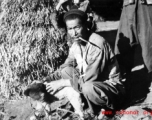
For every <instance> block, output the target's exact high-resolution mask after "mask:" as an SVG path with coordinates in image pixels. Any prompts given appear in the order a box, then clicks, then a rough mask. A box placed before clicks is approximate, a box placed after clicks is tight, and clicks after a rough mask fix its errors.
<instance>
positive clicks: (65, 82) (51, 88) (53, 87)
mask: <svg viewBox="0 0 152 120" xmlns="http://www.w3.org/2000/svg"><path fill="white" fill-rule="evenodd" d="M44 84H45V85H46V90H47V91H48V92H49V93H51V94H54V93H55V92H57V90H59V89H61V88H63V87H66V86H71V84H70V80H69V79H61V80H57V81H52V82H50V83H47V82H44Z"/></svg>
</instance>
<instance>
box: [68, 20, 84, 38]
mask: <svg viewBox="0 0 152 120" xmlns="http://www.w3.org/2000/svg"><path fill="white" fill-rule="evenodd" d="M66 26H67V32H68V34H69V35H70V37H71V38H72V39H73V40H78V38H79V37H82V38H84V36H86V27H85V25H82V23H81V21H80V20H79V19H78V18H76V19H73V20H67V21H66Z"/></svg>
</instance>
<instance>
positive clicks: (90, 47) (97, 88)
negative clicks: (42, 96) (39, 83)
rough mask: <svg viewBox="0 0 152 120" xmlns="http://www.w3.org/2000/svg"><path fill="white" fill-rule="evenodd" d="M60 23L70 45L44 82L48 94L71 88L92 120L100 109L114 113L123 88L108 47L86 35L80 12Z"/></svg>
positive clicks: (115, 62) (104, 41) (114, 59)
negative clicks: (77, 94) (60, 61)
mask: <svg viewBox="0 0 152 120" xmlns="http://www.w3.org/2000/svg"><path fill="white" fill-rule="evenodd" d="M64 21H65V23H66V27H67V32H68V34H69V35H70V36H71V38H72V40H73V41H74V42H73V44H72V46H71V48H70V50H69V55H68V58H67V59H66V61H65V63H64V64H63V65H62V66H61V69H60V70H58V71H55V72H54V73H53V74H51V75H50V76H48V77H47V78H46V79H45V80H44V83H45V85H46V88H47V90H48V92H50V93H51V94H53V93H54V92H56V91H57V90H58V89H60V88H63V87H73V88H74V90H75V91H77V92H78V93H80V94H83V95H84V97H85V99H86V101H87V104H88V106H89V111H90V113H91V114H92V117H93V118H94V117H95V116H94V115H97V114H98V113H99V112H100V110H101V109H104V110H108V109H110V110H111V109H112V110H113V109H117V108H118V107H119V105H121V103H122V102H123V98H124V95H125V88H124V86H123V84H122V82H121V75H120V71H119V65H118V63H117V60H116V58H115V55H114V53H113V51H112V49H111V47H110V45H109V44H108V43H107V41H106V40H105V39H104V38H103V37H101V36H99V35H98V34H96V33H92V32H90V31H88V29H87V26H86V24H85V23H86V21H87V15H86V13H84V12H83V11H81V10H78V9H73V10H70V11H68V12H67V13H66V14H65V15H64ZM100 114H101V113H100ZM93 118H92V119H93Z"/></svg>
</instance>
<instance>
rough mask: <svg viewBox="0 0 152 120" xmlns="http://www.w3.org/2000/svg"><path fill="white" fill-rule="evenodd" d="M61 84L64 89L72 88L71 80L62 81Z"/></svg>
mask: <svg viewBox="0 0 152 120" xmlns="http://www.w3.org/2000/svg"><path fill="white" fill-rule="evenodd" d="M61 84H62V85H63V86H64V87H70V86H71V82H70V79H62V80H61Z"/></svg>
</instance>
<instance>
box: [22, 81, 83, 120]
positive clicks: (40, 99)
mask: <svg viewBox="0 0 152 120" xmlns="http://www.w3.org/2000/svg"><path fill="white" fill-rule="evenodd" d="M24 94H25V95H26V96H29V97H30V98H32V101H31V106H32V108H33V109H34V110H35V112H34V113H35V115H34V116H32V117H31V120H38V118H41V117H45V118H47V119H48V120H51V115H50V113H51V109H50V106H49V105H50V104H51V103H52V102H54V101H57V100H60V99H63V98H65V97H66V98H67V99H68V100H69V101H70V103H71V105H72V106H73V108H74V109H75V113H76V114H78V115H79V116H80V119H81V120H83V110H82V104H81V99H80V94H79V93H78V92H76V91H75V90H74V89H73V88H72V87H64V88H63V89H61V90H60V91H58V92H57V93H56V94H55V95H51V94H50V93H48V92H47V90H46V86H45V85H44V84H43V83H33V84H31V85H29V86H28V87H27V89H26V90H25V91H24Z"/></svg>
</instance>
